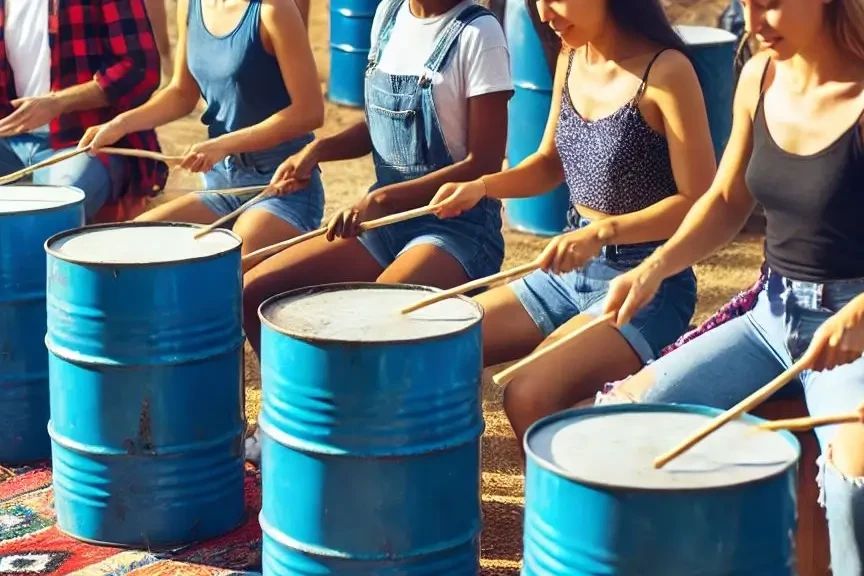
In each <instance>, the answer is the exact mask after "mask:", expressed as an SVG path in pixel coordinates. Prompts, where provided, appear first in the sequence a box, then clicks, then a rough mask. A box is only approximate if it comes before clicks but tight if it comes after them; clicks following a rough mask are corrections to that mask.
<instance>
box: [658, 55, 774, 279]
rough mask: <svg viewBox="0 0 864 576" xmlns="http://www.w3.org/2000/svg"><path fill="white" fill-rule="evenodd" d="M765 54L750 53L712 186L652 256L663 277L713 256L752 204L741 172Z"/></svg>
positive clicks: (749, 146) (750, 144) (740, 224)
mask: <svg viewBox="0 0 864 576" xmlns="http://www.w3.org/2000/svg"><path fill="white" fill-rule="evenodd" d="M766 62H767V56H766V55H764V54H762V55H757V56H754V57H753V58H752V59H751V60H750V61H749V62H747V64H746V65H745V66H744V69H743V70H742V72H741V79H740V80H739V83H738V89H737V91H736V94H735V104H734V112H733V120H732V132H731V134H730V137H729V143H728V144H727V146H726V150H725V151H724V153H723V158H722V160H721V161H720V167H719V169H718V170H717V176H716V177H715V178H714V182H713V183H712V184H711V187H710V188H709V189H708V192H706V193H705V194H704V195H703V196H702V197H701V198H700V199H699V200H698V201H697V202H696V203H695V204H694V205H693V208H691V209H690V211H689V212H688V213H687V215H686V216H685V217H684V221H683V222H682V223H681V226H680V227H679V228H678V230H677V231H676V232H675V234H674V235H673V236H672V237H671V238H670V239H669V241H668V242H666V243H665V244H664V245H663V247H662V248H660V249H659V250H657V251H656V252H655V253H654V254H653V255H652V256H651V257H650V258H649V261H650V264H652V265H653V266H657V267H658V268H659V272H660V273H661V275H662V276H663V277H668V276H671V275H673V274H676V273H677V272H680V271H682V270H684V269H686V268H688V267H689V266H692V265H693V264H695V263H697V262H699V261H700V260H702V259H703V258H706V257H708V256H710V255H711V254H713V253H714V252H715V251H716V250H717V249H719V248H720V247H722V246H724V245H725V244H727V243H729V242H730V241H731V240H732V239H734V237H735V235H736V234H738V232H740V231H741V228H742V227H743V226H744V224H745V222H746V220H747V217H748V216H749V215H750V213H751V212H752V211H753V206H754V204H755V202H754V200H753V197H752V196H751V194H750V191H749V190H748V189H747V184H746V182H745V179H744V175H745V172H746V169H747V164H748V163H749V161H750V156H751V154H752V152H753V116H754V114H755V111H756V104H757V102H758V99H759V91H760V86H759V83H760V81H761V78H762V72H763V70H764V69H765V64H766Z"/></svg>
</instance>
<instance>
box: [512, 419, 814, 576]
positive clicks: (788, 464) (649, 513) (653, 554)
mask: <svg viewBox="0 0 864 576" xmlns="http://www.w3.org/2000/svg"><path fill="white" fill-rule="evenodd" d="M718 414H720V411H718V410H714V409H712V408H706V407H701V406H687V405H678V406H675V405H656V404H655V405H652V404H623V405H610V406H601V407H595V408H589V409H576V410H568V411H565V412H561V413H559V414H556V415H553V416H550V417H548V418H545V419H543V420H540V421H539V422H537V423H535V424H534V425H533V426H532V427H531V428H530V429H529V430H528V433H527V434H526V437H525V450H526V455H527V469H526V473H525V533H524V558H523V568H522V575H523V576H565V575H566V576H588V575H591V576H594V575H597V574H604V575H606V576H637V575H639V576H641V575H646V574H652V575H653V574H662V575H663V576H692V575H693V574H699V575H701V576H721V575H722V576H729V575H731V574H734V575H735V576H781V575H782V576H791V575H792V574H795V573H796V572H795V565H794V564H795V550H794V545H795V531H796V521H795V510H796V508H795V507H796V487H797V462H798V459H799V457H800V452H801V450H800V445H799V444H798V442H797V440H796V439H795V437H794V436H792V435H791V434H789V433H788V432H779V433H777V432H762V431H756V430H754V427H753V424H754V423H756V422H761V420H759V419H757V418H754V417H752V416H745V417H744V418H742V419H741V420H738V421H734V422H731V423H729V424H727V425H725V426H724V427H722V428H721V429H720V430H718V431H717V432H715V433H714V434H712V435H710V436H708V437H707V438H706V439H705V440H703V441H702V442H701V443H699V444H697V445H696V446H695V447H693V448H692V449H691V450H689V451H688V452H685V453H684V454H683V455H681V456H680V457H678V458H677V459H675V460H673V461H671V462H670V463H668V464H667V465H666V466H665V467H663V468H661V469H659V470H658V469H655V468H654V467H653V466H652V462H653V460H654V459H655V458H656V457H657V456H659V455H660V454H662V453H665V452H666V451H668V450H670V449H671V448H673V447H674V446H675V445H677V444H678V443H679V442H680V441H681V440H683V439H684V438H686V437H687V436H689V435H690V434H691V433H693V432H694V431H696V430H697V429H699V428H700V427H702V426H703V425H704V424H705V423H706V422H708V420H709V419H710V418H713V417H714V416H716V415H718Z"/></svg>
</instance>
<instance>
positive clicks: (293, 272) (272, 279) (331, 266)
mask: <svg viewBox="0 0 864 576" xmlns="http://www.w3.org/2000/svg"><path fill="white" fill-rule="evenodd" d="M379 274H381V266H380V265H379V264H378V262H377V261H376V260H375V259H374V258H372V256H371V255H370V254H369V252H367V251H366V248H364V247H363V245H362V244H360V241H359V240H357V239H356V238H351V239H348V240H343V239H337V240H334V241H333V242H328V241H327V239H326V238H325V237H323V236H319V237H318V238H313V239H312V240H309V241H307V242H303V243H302V244H298V245H297V246H294V247H292V248H289V249H287V250H285V251H283V252H280V253H279V254H276V255H275V256H273V257H271V258H268V259H267V260H265V261H264V262H262V263H261V264H259V265H258V266H255V267H254V268H252V269H251V270H249V271H248V272H247V273H246V274H245V275H244V276H243V328H244V330H245V331H246V337H247V338H248V339H249V344H250V345H251V346H252V349H253V350H254V351H255V354H256V355H257V354H258V353H259V352H260V344H261V324H260V322H259V320H258V307H259V306H261V303H262V302H264V300H266V299H267V298H269V297H271V296H273V295H275V294H279V293H280V292H285V291H288V290H293V289H296V288H303V287H305V286H314V285H317V284H329V283H332V282H374V281H375V278H377V277H378V275H379Z"/></svg>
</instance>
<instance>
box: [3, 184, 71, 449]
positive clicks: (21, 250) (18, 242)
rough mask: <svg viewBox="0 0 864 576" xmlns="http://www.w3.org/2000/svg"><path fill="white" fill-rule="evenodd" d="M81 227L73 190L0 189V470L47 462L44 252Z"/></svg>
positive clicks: (12, 187) (42, 188)
mask: <svg viewBox="0 0 864 576" xmlns="http://www.w3.org/2000/svg"><path fill="white" fill-rule="evenodd" d="M83 224H84V193H83V192H81V191H80V190H78V189H76V188H66V187H58V186H3V187H0V463H3V464H21V463H24V462H32V461H35V460H44V459H47V458H48V457H49V456H50V455H51V441H50V439H49V438H48V352H47V350H45V249H44V248H43V246H44V244H45V240H47V239H48V238H49V237H50V236H53V235H54V234H57V233H58V232H62V231H63V230H69V229H70V228H77V227H78V226H82V225H83Z"/></svg>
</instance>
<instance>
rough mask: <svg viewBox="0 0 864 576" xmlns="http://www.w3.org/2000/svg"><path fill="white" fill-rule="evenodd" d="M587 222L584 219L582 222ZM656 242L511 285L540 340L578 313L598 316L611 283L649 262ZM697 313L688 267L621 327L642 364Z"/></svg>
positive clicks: (614, 249) (610, 249)
mask: <svg viewBox="0 0 864 576" xmlns="http://www.w3.org/2000/svg"><path fill="white" fill-rule="evenodd" d="M582 224H583V225H584V224H585V221H582ZM659 246H660V243H649V244H633V245H617V246H606V247H604V248H603V249H602V251H601V253H600V255H599V256H597V257H596V258H594V259H593V260H591V261H590V262H588V264H586V265H585V266H584V267H583V268H581V269H577V270H573V271H572V272H567V273H566V274H551V273H549V272H545V271H543V270H537V271H535V272H532V273H531V274H529V275H527V276H525V277H523V278H520V279H519V280H515V281H513V282H511V283H510V284H509V286H510V289H511V290H513V292H514V294H516V297H517V298H518V299H519V302H521V303H522V306H523V307H524V308H525V311H526V312H528V314H529V315H530V316H531V319H532V320H534V323H535V324H536V325H537V327H538V328H540V330H541V332H542V333H543V335H544V336H549V335H550V334H551V333H552V332H554V331H555V329H557V328H558V327H560V326H561V325H563V324H565V323H566V322H567V321H568V320H570V319H571V318H573V317H575V316H578V315H579V314H589V315H591V316H595V317H596V316H600V315H601V314H602V313H603V304H604V301H605V299H606V293H607V292H608V290H609V283H610V282H611V281H612V280H613V279H615V278H616V277H618V276H619V275H621V274H622V273H624V272H626V271H628V270H630V269H632V268H634V267H635V266H637V265H638V264H639V263H641V262H642V261H643V260H644V259H645V258H647V257H648V256H649V255H650V254H651V253H652V252H654V250H656V249H657V247H659ZM695 310H696V275H695V274H693V270H692V269H690V268H688V269H687V270H684V271H682V272H680V273H678V274H676V275H675V276H671V277H669V278H667V279H666V280H664V281H663V283H662V284H661V285H660V289H659V290H658V291H657V294H656V295H655V296H654V299H653V300H651V302H650V303H649V304H648V305H646V306H645V307H643V308H642V309H641V310H640V311H639V312H638V313H637V314H636V316H635V317H634V318H633V320H632V321H631V322H630V323H629V324H627V325H625V326H622V327H621V329H620V331H621V335H622V336H624V338H625V339H626V340H627V342H628V343H629V344H630V346H631V347H632V348H633V350H634V351H635V352H636V353H637V354H638V355H639V358H640V359H641V360H642V362H643V363H645V364H647V363H648V362H650V361H652V360H654V359H655V358H657V357H658V355H659V354H660V351H661V350H662V349H663V348H665V347H666V346H668V345H669V344H671V343H673V342H674V341H675V340H676V339H677V338H678V337H679V336H681V335H682V334H683V333H684V332H685V331H686V330H687V327H688V326H689V324H690V319H691V318H692V317H693V313H694V312H695Z"/></svg>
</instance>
